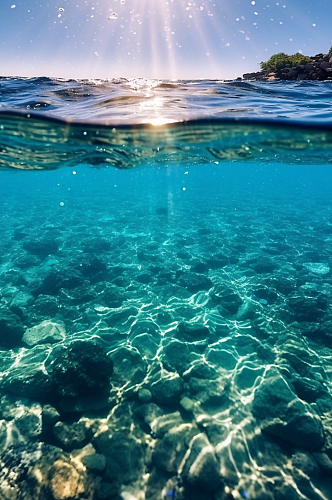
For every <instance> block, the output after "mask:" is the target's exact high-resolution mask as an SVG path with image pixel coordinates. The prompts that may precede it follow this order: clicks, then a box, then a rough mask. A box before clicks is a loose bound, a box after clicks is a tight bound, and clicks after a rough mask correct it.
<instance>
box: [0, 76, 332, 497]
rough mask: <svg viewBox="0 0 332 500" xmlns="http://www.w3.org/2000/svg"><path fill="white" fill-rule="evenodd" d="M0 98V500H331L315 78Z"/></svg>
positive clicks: (321, 162)
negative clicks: (145, 99) (148, 102)
mask: <svg viewBox="0 0 332 500" xmlns="http://www.w3.org/2000/svg"><path fill="white" fill-rule="evenodd" d="M8 82H9V83H11V84H12V86H11V87H10V91H9V90H8V92H9V93H10V92H11V94H10V96H7V101H6V99H5V97H4V98H3V99H4V103H5V104H6V105H7V106H10V107H11V109H10V110H7V109H6V110H2V112H1V113H0V127H1V128H0V147H1V152H0V162H1V170H0V220H1V226H0V227H1V239H0V372H1V373H0V397H1V400H0V461H1V472H0V477H1V481H0V499H1V500H2V499H4V500H12V499H14V500H16V499H17V500H22V499H24V500H25V499H34V500H35V499H38V500H39V499H40V500H44V499H45V500H46V499H47V500H48V499H54V500H55V499H56V500H58V499H68V500H69V499H70V500H71V499H75V500H76V499H91V500H92V499H117V500H121V499H122V500H134V499H136V500H141V499H142V500H143V499H144V498H146V499H150V500H152V499H153V500H164V499H173V500H174V499H175V498H176V499H178V500H181V499H183V500H196V499H197V500H201V499H202V500H203V499H204V500H210V499H211V500H226V499H227V500H237V499H240V498H245V499H255V500H265V499H269V500H288V499H292V500H293V499H294V500H295V499H296V500H297V499H310V500H311V499H313V500H316V499H327V500H328V499H331V498H332V488H331V470H332V448H331V436H332V424H331V422H332V396H331V382H332V379H331V373H332V355H331V347H332V335H331V325H332V323H331V303H332V302H331V294H332V277H331V276H332V274H331V254H332V250H331V241H332V204H331V185H332V173H331V166H330V163H331V158H332V156H331V152H332V148H331V145H332V141H331V139H332V133H331V130H330V125H329V123H330V121H329V120H330V118H329V117H330V84H311V83H305V84H304V83H301V84H300V83H296V84H287V85H285V86H284V87H283V85H281V84H279V85H272V84H271V85H270V84H265V85H264V84H260V85H259V86H258V85H254V84H250V85H249V84H245V83H243V82H232V83H229V84H223V83H219V82H217V83H216V82H206V83H204V82H197V83H190V84H189V83H188V82H187V83H183V84H181V85H180V84H178V85H177V87H176V89H174V88H173V87H171V86H170V84H167V85H168V86H167V85H166V84H165V83H164V84H163V85H164V86H161V84H160V85H159V87H158V88H159V90H158V92H160V93H162V95H163V96H164V97H163V98H164V99H165V103H164V104H163V105H162V106H161V108H162V110H160V113H159V117H163V118H165V116H167V111H169V108H168V104H167V103H169V102H171V101H173V102H174V103H175V104H174V108H173V111H172V113H171V112H170V114H169V119H170V118H171V115H172V117H173V118H174V113H175V112H176V113H177V117H178V121H177V122H176V123H172V124H166V125H163V126H153V125H142V124H139V123H141V122H143V121H144V117H143V114H142V115H140V114H139V113H138V116H136V115H135V112H134V111H133V109H135V106H137V109H140V110H141V111H142V107H141V108H139V106H142V95H141V94H139V96H138V99H137V102H136V104H135V106H134V107H133V103H132V101H131V100H130V99H131V98H132V95H131V94H133V93H135V92H138V91H137V89H136V88H135V86H134V85H133V83H132V82H131V85H132V86H131V87H130V89H129V90H128V89H127V90H126V87H125V85H128V83H126V82H120V83H121V85H120V83H119V82H118V83H117V84H116V83H114V82H108V83H107V84H104V87H105V88H103V89H102V91H101V90H100V86H99V87H98V89H99V90H98V92H99V94H98V95H99V97H98V99H99V101H100V102H101V103H102V104H101V111H100V113H99V115H98V113H97V114H96V115H93V110H94V109H96V108H97V103H98V99H97V97H96V96H95V93H96V85H95V84H92V83H90V84H89V83H88V82H85V83H84V84H81V83H79V82H55V81H54V82H53V81H50V80H46V79H45V80H42V81H40V80H38V81H37V82H31V81H24V80H23V81H16V83H15V82H13V81H10V80H5V81H1V84H2V86H4V87H5V88H8V86H9V84H8ZM14 83H15V85H17V88H16V87H15V85H14ZM6 85H7V87H6ZM27 85H30V87H26V86H27ZM112 85H113V87H112ZM116 85H118V86H117V87H116ZM119 85H120V87H119ZM140 85H141V87H142V82H140ZM149 85H150V91H151V92H153V91H152V90H151V88H152V87H151V82H150V84H149ZM172 85H173V86H174V83H172ZM194 85H196V87H199V89H200V91H201V92H202V91H203V89H205V91H206V93H207V92H208V91H209V92H212V90H213V91H214V92H215V93H214V94H213V95H214V96H216V95H218V94H217V92H220V91H221V90H220V89H221V88H223V92H224V93H223V94H222V98H221V99H222V100H221V101H218V100H217V98H216V97H214V98H213V99H216V101H214V106H215V107H213V106H212V105H211V103H210V102H207V101H206V100H205V99H206V95H205V97H202V96H201V97H199V95H195V96H194V97H193V100H194V101H193V103H191V101H190V100H188V99H187V98H186V95H187V94H188V88H189V87H190V89H192V87H193V86H194ZM301 85H302V86H303V85H306V86H307V87H306V96H305V97H304V92H303V93H302V94H301V95H299V94H298V93H297V91H298V89H297V88H296V86H301ZM31 86H32V88H33V91H31ZM50 86H53V87H55V88H56V90H57V91H58V90H59V88H60V87H66V88H67V91H66V92H67V93H66V96H67V98H68V95H73V93H74V90H73V89H77V88H79V89H80V92H81V94H84V96H85V97H84V96H81V97H80V98H79V99H78V104H77V105H76V104H75V102H72V101H70V102H69V108H68V112H67V113H66V115H65V116H63V113H64V111H63V110H64V102H63V101H61V105H60V104H59V103H58V102H57V101H56V99H55V97H54V95H53V94H52V95H50V94H49V95H48V99H49V101H50V102H49V105H48V108H47V109H46V111H48V113H51V112H52V111H54V113H53V115H54V116H55V115H57V117H58V118H59V116H62V118H65V119H66V120H67V121H62V120H58V119H54V116H53V117H51V118H48V115H45V114H44V113H42V112H36V111H32V112H31V111H30V108H31V107H32V105H31V102H32V101H33V102H35V105H34V106H35V107H36V103H37V101H38V102H39V103H40V102H41V98H40V96H41V94H42V95H43V99H44V100H45V101H46V97H45V95H44V94H45V92H46V90H45V88H46V87H47V88H48V87H50ZM40 87H42V90H40ZM115 87H116V89H117V92H118V93H117V94H116V95H117V98H119V93H121V92H122V93H123V97H124V98H128V99H129V97H130V99H129V100H128V101H125V105H124V113H123V115H122V116H120V115H121V113H120V108H119V106H120V105H119V101H116V102H115V104H113V105H112V106H111V108H110V109H107V108H106V106H107V105H106V104H105V102H106V101H107V100H108V99H109V95H108V93H112V92H115V90H114V88H115ZM141 87H140V88H141ZM29 88H30V90H27V89H29ZM68 88H70V89H71V91H70V92H69V91H68ZM227 89H228V90H227ZM235 89H236V91H237V92H238V93H240V94H241V95H239V96H237V97H236V98H235V100H234V104H233V103H232V106H234V109H236V106H238V109H241V110H242V111H240V112H241V113H243V114H244V115H245V116H244V117H243V119H242V120H238V119H237V113H238V112H236V111H234V112H233V114H232V115H231V116H228V117H227V118H228V119H227V120H220V119H219V120H216V119H210V118H212V117H213V116H212V115H213V114H214V111H216V109H217V108H218V106H219V112H220V110H221V108H222V106H224V103H226V101H227V99H228V101H229V100H230V98H233V97H234V92H235ZM239 89H240V90H239ZM302 89H303V87H302ZM83 90H84V92H83ZM14 91H15V92H14ZM76 91H77V90H76ZM76 91H75V92H76ZM120 91H121V92H120ZM139 92H141V90H140V91H139ZM142 92H143V91H142ZM144 92H146V88H145V87H144ZM227 92H228V93H227ZM310 92H311V93H310ZM89 94H91V95H89ZM129 94H130V95H129ZM179 94H180V97H181V98H179ZM290 94H291V98H290ZM4 95H5V96H6V93H4ZM61 95H62V94H61ZM268 95H271V100H270V101H269V98H268V97H266V96H268ZM155 97H156V96H155V95H154V96H153V97H152V99H154V98H155ZM37 98H38V99H39V100H38V99H37ZM176 99H178V101H176ZM200 99H201V101H200ZM84 100H86V101H87V102H86V103H85V104H84ZM291 100H292V104H290V101H291ZM184 101H186V106H187V107H186V110H185V112H183V113H184V114H181V106H182V104H183V103H184ZM253 101H256V103H257V107H256V111H257V110H260V113H258V116H257V117H256V118H259V121H257V120H256V121H255V120H254V119H253V118H254V117H253V116H252V117H251V111H250V109H249V108H250V103H251V102H253ZM28 102H30V104H27V103H28ZM66 102H67V101H66ZM283 102H288V105H287V106H289V110H288V111H289V112H288V111H287V106H286V105H285V109H284V111H285V117H284V119H283V120H281V119H280V118H281V116H280V114H281V113H282V110H283ZM305 102H306V103H309V104H305V105H304V103H305ZM318 102H320V103H321V104H320V106H321V107H320V109H321V111H320V113H321V116H320V117H321V119H320V120H317V117H316V122H315V121H314V119H313V118H314V116H313V115H311V113H313V111H312V110H313V109H314V108H315V106H316V109H317V106H318V104H317V103H318ZM176 103H177V104H176ZM179 103H180V104H179ZM299 103H300V104H299ZM301 103H302V104H301ZM28 105H29V106H30V107H29V108H28V109H26V108H27V106H28ZM52 106H53V108H52ZM61 106H63V107H61ZM211 106H212V107H211ZM228 106H229V103H228ZM269 106H270V107H271V109H272V108H273V106H274V111H273V114H274V117H273V118H274V120H272V121H271V120H270V121H269V120H266V118H268V117H267V116H266V109H268V107H269ZM308 106H309V108H308ZM46 107H47V106H45V108H46ZM94 107H95V108H94ZM199 107H200V108H201V109H203V108H204V107H206V109H210V118H209V119H207V117H206V116H205V117H204V116H202V115H200V116H195V118H199V119H198V120H196V121H191V122H181V121H180V120H181V119H182V118H185V115H186V113H187V114H189V115H190V117H191V118H193V117H194V116H193V115H195V113H197V112H198V108H199ZM18 108H21V111H22V108H24V111H23V112H22V113H19V111H20V110H19V109H18ZM212 109H214V111H211V110H212ZM244 109H246V111H245V112H244V111H243V110H244ZM291 109H292V110H293V112H294V113H293V114H292V113H291ZM308 109H309V111H307V110H308ZM89 110H90V111H89ZM264 110H265V111H264ZM153 112H155V108H154V111H153ZM75 113H76V114H75ZM84 113H85V114H84ZM89 113H90V114H89ZM142 113H143V111H142ZM144 113H146V118H148V112H147V111H146V110H145V111H144ZM287 113H288V116H289V118H287V117H286V115H287ZM51 114H52V113H51ZM203 114H204V113H203ZM254 114H255V113H254ZM294 114H295V115H296V116H294ZM103 115H104V116H103ZM106 115H107V116H106ZM135 116H136V118H137V120H136V118H135ZM323 116H325V119H323ZM105 117H106V119H107V120H111V118H112V117H113V119H114V122H113V123H109V124H108V125H107V124H106V123H105V120H104V121H103V123H101V122H100V123H97V122H96V121H95V123H91V121H90V122H87V121H84V122H77V121H76V122H75V123H70V122H69V121H68V120H69V118H71V119H73V118H75V119H78V118H82V119H83V118H85V119H87V118H90V119H93V118H96V120H97V119H98V120H101V119H103V118H105ZM154 118H156V116H154ZM219 118H220V117H219ZM276 118H278V120H276ZM290 118H292V121H291V120H290ZM295 118H298V121H294V119H295ZM117 120H118V122H117ZM130 120H132V122H134V121H135V120H136V122H137V124H136V125H135V126H134V125H132V124H131V123H132V122H130ZM147 121H148V120H147ZM173 121H174V120H173ZM119 122H121V123H119Z"/></svg>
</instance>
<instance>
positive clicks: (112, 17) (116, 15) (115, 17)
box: [108, 12, 119, 19]
mask: <svg viewBox="0 0 332 500" xmlns="http://www.w3.org/2000/svg"><path fill="white" fill-rule="evenodd" d="M118 17H119V15H118V14H117V13H116V12H112V14H111V15H110V16H108V19H117V18H118Z"/></svg>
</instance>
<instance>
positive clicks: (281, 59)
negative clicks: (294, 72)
mask: <svg viewBox="0 0 332 500" xmlns="http://www.w3.org/2000/svg"><path fill="white" fill-rule="evenodd" d="M331 49H332V47H331ZM331 49H330V50H331ZM309 62H311V57H309V56H304V55H303V54H300V52H297V53H296V54H292V55H288V54H285V53H284V52H279V53H278V54H274V55H273V56H271V57H270V59H269V60H268V61H266V62H261V63H260V66H261V70H262V71H270V72H271V71H278V70H279V69H281V68H295V67H296V66H299V65H300V64H306V63H309Z"/></svg>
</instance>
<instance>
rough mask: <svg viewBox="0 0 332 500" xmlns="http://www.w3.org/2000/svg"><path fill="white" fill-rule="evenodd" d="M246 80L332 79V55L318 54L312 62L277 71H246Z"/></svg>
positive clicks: (313, 57)
mask: <svg viewBox="0 0 332 500" xmlns="http://www.w3.org/2000/svg"><path fill="white" fill-rule="evenodd" d="M243 79H244V80H262V81H274V80H320V81H323V80H332V55H331V54H316V55H315V56H312V57H311V62H308V63H306V64H299V65H298V66H294V67H293V68H285V67H284V68H280V69H278V70H276V71H273V72H270V71H257V72H254V73H245V74H244V75H243Z"/></svg>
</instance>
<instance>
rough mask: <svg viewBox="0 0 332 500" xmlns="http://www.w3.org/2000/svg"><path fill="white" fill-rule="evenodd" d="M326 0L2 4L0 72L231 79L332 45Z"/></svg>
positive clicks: (2, 0)
mask: <svg viewBox="0 0 332 500" xmlns="http://www.w3.org/2000/svg"><path fill="white" fill-rule="evenodd" d="M331 20H332V2H331V0H324V1H312V0H280V1H277V2H276V1H269V0H202V1H200V0H192V1H187V0H186V1H184V0H96V1H95V0H0V44H1V52H0V68H1V69H0V74H1V75H3V76H9V75H10V76H52V77H63V78H117V77H126V78H134V77H145V78H180V79H192V78H206V79H208V78H211V79H219V78H235V77H237V76H241V75H242V74H243V73H244V72H248V71H256V70H258V69H259V62H260V61H262V60H266V59H268V58H269V57H270V56H271V55H272V54H274V53H276V52H281V51H283V52H286V53H294V52H297V51H302V52H303V53H304V54H306V55H314V54H316V53H317V52H324V51H325V52H327V51H328V50H329V48H330V46H331V45H332V35H331V33H332V30H331Z"/></svg>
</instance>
